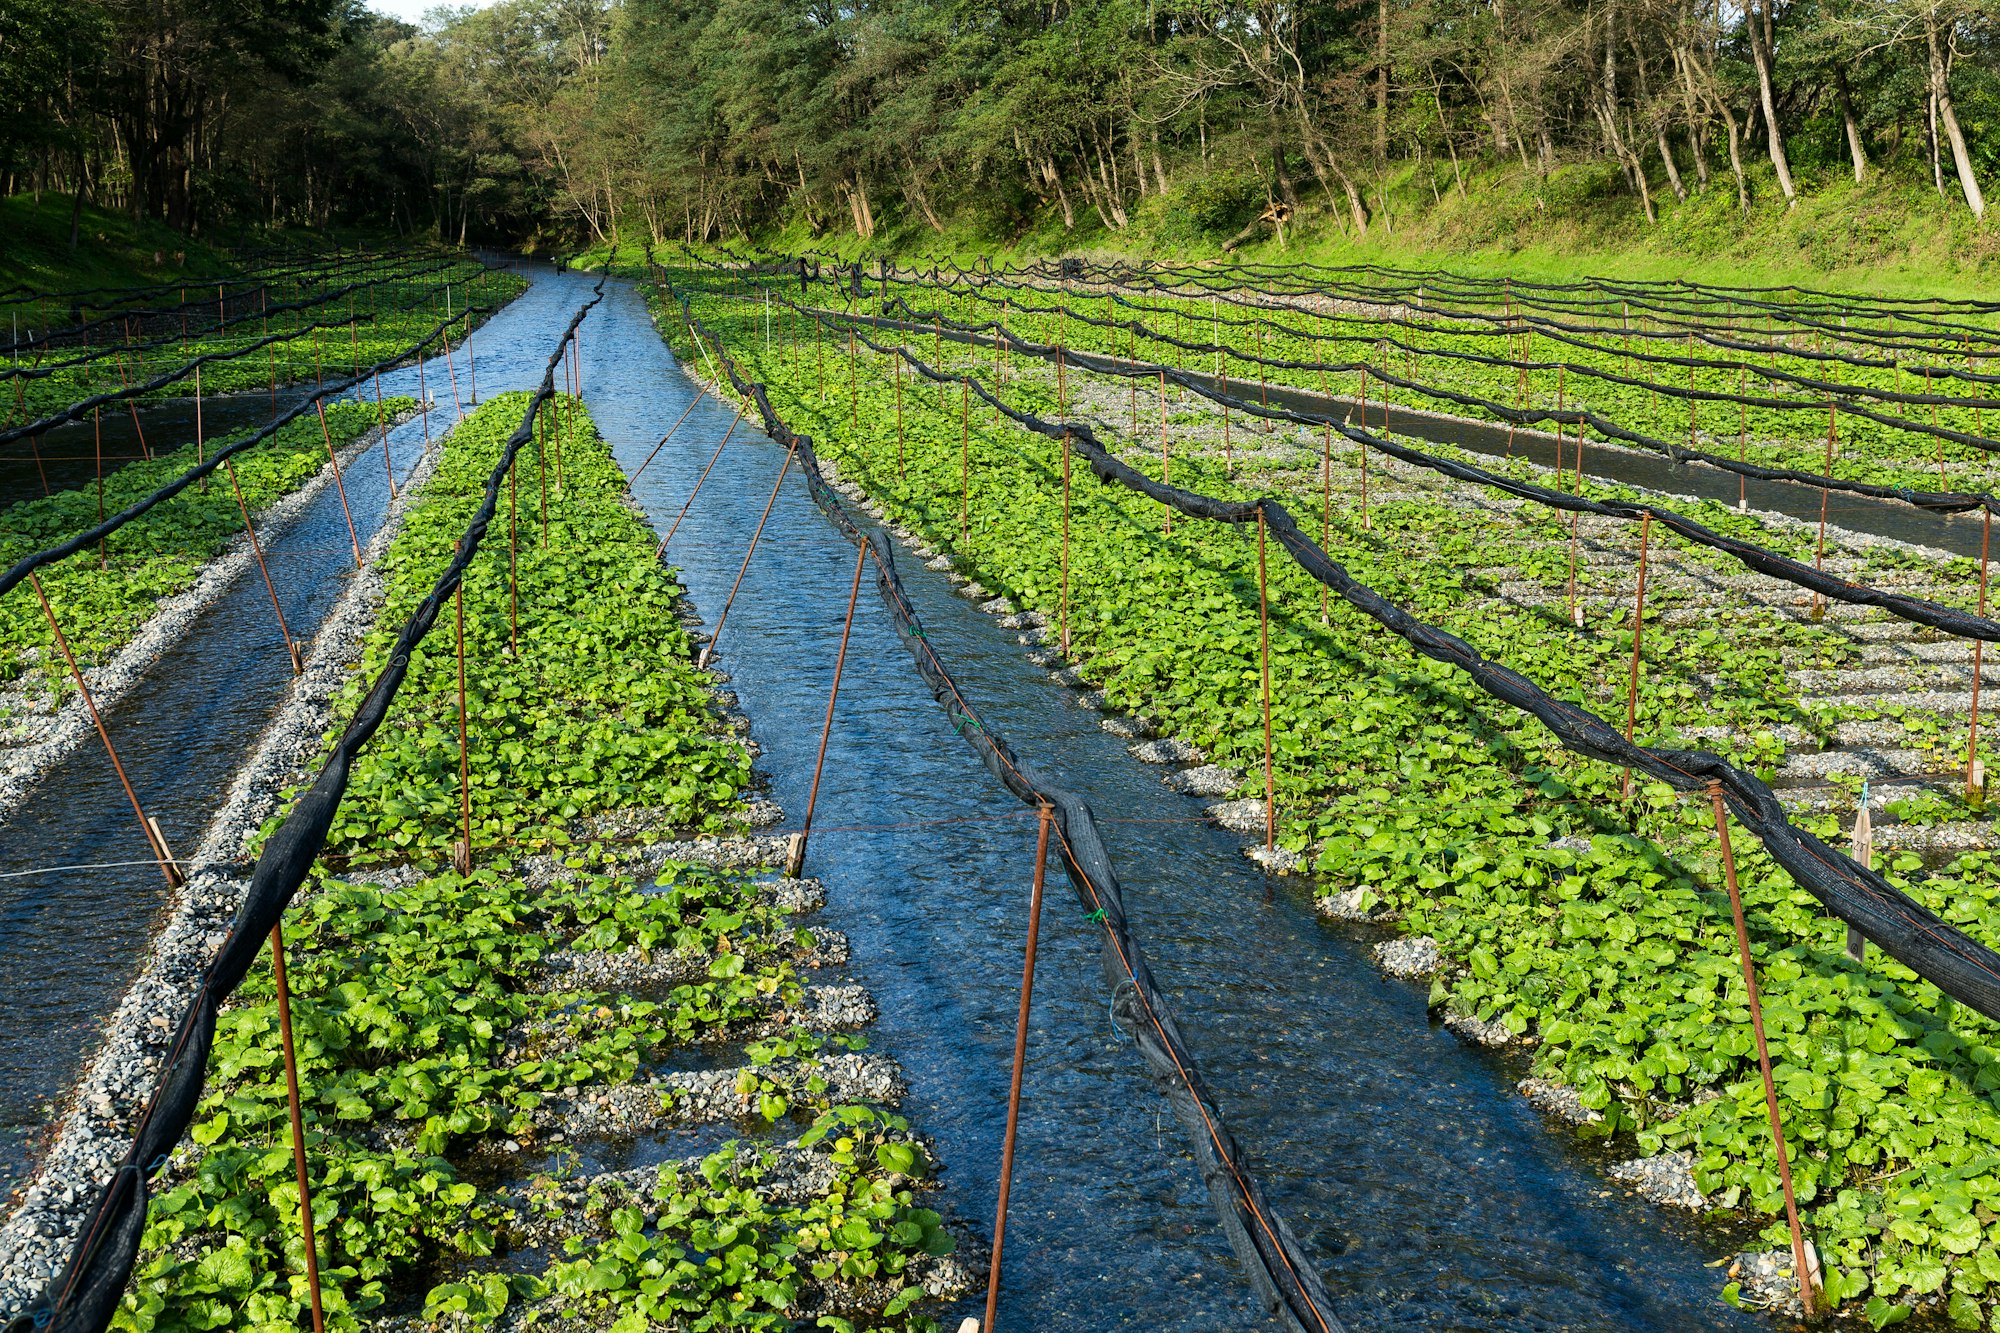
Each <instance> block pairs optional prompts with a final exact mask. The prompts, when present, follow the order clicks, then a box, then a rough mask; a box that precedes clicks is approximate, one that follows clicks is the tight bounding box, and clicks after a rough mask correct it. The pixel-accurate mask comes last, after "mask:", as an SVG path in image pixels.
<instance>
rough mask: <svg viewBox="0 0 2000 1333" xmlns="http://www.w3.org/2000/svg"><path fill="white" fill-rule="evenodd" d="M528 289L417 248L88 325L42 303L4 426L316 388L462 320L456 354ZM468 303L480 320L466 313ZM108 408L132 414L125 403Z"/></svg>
mask: <svg viewBox="0 0 2000 1333" xmlns="http://www.w3.org/2000/svg"><path fill="white" fill-rule="evenodd" d="M218 286H220V287H221V289H222V294H221V298H220V299H219V300H218V298H217V294H216V293H217V288H218ZM525 286H526V283H525V282H524V281H523V280H522V279H521V278H520V277H519V275H517V274H513V273H508V272H505V271H503V270H499V269H493V268H489V267H488V266H487V265H485V264H483V263H481V262H479V261H478V260H476V259H473V258H471V257H470V256H467V255H465V254H463V253H462V252H457V251H435V252H433V251H423V250H413V251H407V252H395V253H389V254H384V255H379V256H368V257H365V258H358V259H355V260H351V261H348V262H346V263H343V264H340V265H338V266H330V267H328V268H326V269H320V270H305V271H299V270H283V269H280V270H274V271H272V272H271V273H269V274H268V275H265V274H260V273H258V272H256V271H254V270H253V271H251V272H249V273H247V274H239V275H236V276H234V277H231V278H228V279H225V280H224V281H222V282H221V283H220V284H218V283H216V282H209V283H207V284H206V289H205V290H204V286H203V284H201V283H199V282H196V283H191V284H190V285H189V287H188V289H187V295H186V297H185V298H184V299H176V298H177V297H178V293H177V292H174V291H169V292H167V293H164V294H159V295H156V296H152V297H151V299H145V300H141V301H139V302H136V303H134V304H132V305H130V306H123V305H119V306H114V308H112V309H111V310H110V311H109V313H105V314H91V316H90V318H88V319H85V320H83V321H82V322H81V323H80V324H79V323H75V322H74V321H72V322H71V323H69V324H65V323H62V322H58V323H56V324H55V325H54V326H53V327H50V326H49V325H48V324H47V320H48V318H49V316H48V311H49V306H48V304H47V303H43V304H41V305H40V306H37V305H36V304H34V303H30V304H28V305H26V306H25V307H23V308H22V309H21V310H20V311H18V312H16V315H17V318H16V328H17V329H18V330H19V334H20V336H19V338H18V340H17V342H16V344H15V345H14V347H13V348H12V349H11V350H10V355H9V357H8V362H7V364H6V365H4V366H0V379H4V380H11V381H12V382H11V383H0V399H4V401H5V404H6V409H7V417H6V422H5V427H4V428H7V429H11V428H14V427H18V426H21V425H25V424H27V423H30V422H33V421H36V420H38V419H41V418H43V417H46V416H49V415H51V414H53V413H56V412H59V411H61V410H62V409H63V408H65V407H67V406H68V405H70V404H72V403H74V402H77V401H78V400H82V399H87V398H90V397H92V396H93V395H98V394H107V393H109V394H121V395H122V394H124V393H125V391H127V390H130V389H131V388H133V387H134V386H138V385H143V384H147V383H149V382H150V381H152V380H154V379H156V378H165V377H168V376H174V378H172V379H171V380H170V381H169V382H167V383H164V384H161V385H159V386H158V387H156V388H152V389H150V390H147V391H146V392H144V393H142V394H136V395H130V397H131V398H132V399H133V400H134V401H135V403H137V404H143V403H144V402H146V401H149V400H156V399H162V398H179V397H193V396H195V395H196V394H197V392H200V393H204V394H207V395H210V396H215V395H222V394H231V393H257V392H265V393H275V392H276V390H277V388H278V387H279V386H280V385H300V384H305V383H315V384H317V383H320V382H323V381H324V380H326V379H329V378H334V377H337V376H339V375H340V374H342V373H345V372H348V371H352V370H354V369H356V368H358V367H362V366H369V365H373V364H375V363H376V362H378V361H381V360H383V359H385V358H388V357H391V356H394V355H397V354H399V353H401V352H402V351H403V350H404V349H405V348H406V347H407V346H408V345H409V344H410V343H411V342H413V341H414V340H415V339H416V338H418V337H419V336H421V335H422V334H423V333H425V332H427V331H429V330H430V329H431V328H432V327H433V326H434V325H436V324H437V323H439V322H440V321H442V320H444V319H446V318H447V317H449V316H451V315H453V314H457V315H460V316H463V318H461V319H460V320H459V322H457V323H456V324H454V325H453V327H452V329H451V334H450V336H451V339H452V341H453V344H454V346H455V345H456V344H457V343H458V341H459V340H460V338H461V337H462V336H463V335H464V334H465V333H467V332H469V331H470V329H469V327H468V325H470V327H471V328H476V327H477V325H478V324H479V323H480V322H481V321H482V320H483V319H484V317H485V315H486V314H490V313H491V311H493V310H494V309H497V308H498V307H499V306H501V305H503V304H505V303H506V302H507V301H508V300H510V299H512V298H513V297H514V296H516V295H518V294H519V293H520V292H521V291H522V289H523V288H524V287H525ZM149 295H150V294H149ZM469 306H470V307H476V308H478V312H477V313H468V311H467V307H469ZM93 310H94V307H93ZM78 313H79V314H82V313H85V312H84V311H82V310H81V308H79V311H78ZM434 353H435V349H434ZM434 353H433V354H434ZM201 358H207V359H206V360H204V361H203V364H202V366H201V368H200V374H199V377H198V378H197V376H196V374H195V372H194V370H193V369H192V368H191V366H192V363H193V362H194V361H196V360H197V359H201ZM464 361H465V358H464V357H463V356H462V355H459V356H458V357H457V362H458V368H457V369H456V371H454V370H453V368H452V367H450V366H447V367H444V368H443V371H442V373H443V374H444V375H445V377H446V379H447V380H449V379H450V377H451V375H452V374H453V373H456V374H459V375H467V374H468V368H467V367H465V365H464ZM180 372H185V373H180ZM105 410H106V411H107V412H111V413H119V414H122V413H124V412H126V411H127V408H126V407H125V402H124V399H123V398H121V399H120V401H118V402H114V403H112V404H111V405H110V406H109V407H108V408H106V409H105ZM178 443H179V442H178V441H174V442H172V444H178ZM172 444H170V445H169V447H172ZM10 447H13V448H17V449H18V448H19V447H20V446H19V445H18V444H17V445H12V446H10Z"/></svg>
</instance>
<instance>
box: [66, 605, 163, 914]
mask: <svg viewBox="0 0 2000 1333" xmlns="http://www.w3.org/2000/svg"><path fill="white" fill-rule="evenodd" d="M28 582H29V583H30V584H32V585H34V589H35V596H36V598H37V599H39V600H40V602H41V604H42V614H43V615H44V616H46V617H48V622H49V632H50V633H52V634H54V635H55V638H56V647H57V648H58V649H60V650H61V651H62V655H63V661H65V662H67V663H68V664H69V674H70V679H72V680H74V681H75V682H76V690H77V693H78V694H80V695H82V696H83V706H84V708H85V709H87V710H88V711H89V713H90V721H91V725H92V726H94V727H96V728H97V738H98V739H99V740H101V741H103V742H104V753H105V754H107V755H109V756H111V768H112V771H113V772H115V773H116V774H118V785H119V786H121V787H123V788H124V789H125V799H126V800H128V801H130V802H131V803H132V813H133V814H134V815H135V816H137V817H138V820H139V832H140V833H141V834H143V835H144V836H145V839H146V846H147V847H148V848H149V849H150V850H151V851H152V853H153V857H154V859H155V860H157V861H158V862H159V863H160V873H161V874H162V875H164V876H166V880H167V887H168V888H170V889H173V888H179V887H180V886H181V884H182V883H183V882H184V877H183V876H182V875H181V872H180V867H179V866H177V865H175V864H174V860H173V858H172V857H171V856H169V855H168V854H167V847H166V843H165V842H164V841H163V840H162V839H161V838H160V837H159V834H158V833H157V831H156V828H155V825H154V824H153V821H152V820H150V819H148V818H146V811H145V809H144V808H143V807H141V806H140V804H139V794H138V793H137V792H135V791H133V790H132V780H131V779H130V778H128V777H126V776H125V765H124V764H123V763H121V762H119V759H118V747H117V746H115V745H113V744H112V743H111V732H110V731H109V730H108V729H106V727H105V725H104V716H103V715H102V714H101V713H99V712H98V711H97V700H95V699H93V698H91V696H90V686H89V685H88V684H87V683H85V681H84V679H83V669H82V668H81V667H79V666H77V664H76V654H75V653H72V652H71V651H70V647H69V640H68V639H67V638H65V637H64V636H63V632H62V626H61V625H60V624H59V623H57V621H56V613H55V608H54V607H52V606H50V605H49V595H48V593H46V592H44V591H43V590H42V580H41V578H40V577H39V576H37V575H36V573H35V571H34V570H32V569H31V570H29V571H28Z"/></svg>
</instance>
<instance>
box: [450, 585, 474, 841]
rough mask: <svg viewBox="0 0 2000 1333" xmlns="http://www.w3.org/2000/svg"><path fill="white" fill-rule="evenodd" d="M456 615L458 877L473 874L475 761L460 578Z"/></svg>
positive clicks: (454, 599)
mask: <svg viewBox="0 0 2000 1333" xmlns="http://www.w3.org/2000/svg"><path fill="white" fill-rule="evenodd" d="M451 600H452V608H453V613H454V614H455V615H456V616H457V618H458V803H459V813H460V817H461V818H462V820H463V821H464V828H465V841H464V842H462V843H460V844H459V845H458V850H457V854H456V855H454V856H453V857H452V861H453V862H454V863H455V864H456V865H457V866H458V873H459V874H461V875H470V874H471V873H472V761H471V758H470V756H469V755H468V754H467V751H466V724H465V576H464V575H463V574H461V575H459V579H458V586H457V587H456V588H454V589H453V590H452V595H451Z"/></svg>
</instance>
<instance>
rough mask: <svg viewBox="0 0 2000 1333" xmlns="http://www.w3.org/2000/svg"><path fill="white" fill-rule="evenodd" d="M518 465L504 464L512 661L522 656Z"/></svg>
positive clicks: (515, 461)
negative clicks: (517, 493) (516, 472)
mask: <svg viewBox="0 0 2000 1333" xmlns="http://www.w3.org/2000/svg"><path fill="white" fill-rule="evenodd" d="M519 463H520V455H519V454H518V453H517V454H516V455H515V456H514V458H513V460H512V461H510V462H509V463H508V464H507V651H508V652H509V653H511V654H512V655H513V656H515V657H519V656H520V655H521V524H520V500H519V498H518V497H517V495H516V494H515V489H516V488H515V484H514V472H515V470H516V467H517V466H518V464H519Z"/></svg>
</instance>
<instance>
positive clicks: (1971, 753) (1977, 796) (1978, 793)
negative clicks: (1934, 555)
mask: <svg viewBox="0 0 2000 1333" xmlns="http://www.w3.org/2000/svg"><path fill="white" fill-rule="evenodd" d="M1992 545H1993V511H1992V509H1990V508H1982V509H1981V510H1980V511H1979V614H1980V615H1982V616H1983V615H1985V614H1986V572H1987V564H1986V557H1987V554H1988V552H1989V551H1990V550H1991V549H1992ZM1985 649H1986V641H1985V640H1984V639H1974V640H1973V641H1972V725H1971V727H1970V728H1969V729H1968V730H1967V732H1966V736H1965V798H1966V799H1967V800H1969V801H1973V800H1981V799H1984V797H1985V795H1986V766H1985V765H1984V764H1982V763H1980V762H1979V677H1980V674H1981V668H1982V666H1983V665H1984V663H1985Z"/></svg>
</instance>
